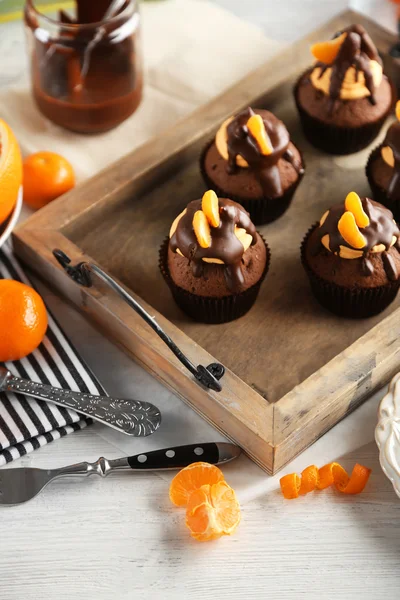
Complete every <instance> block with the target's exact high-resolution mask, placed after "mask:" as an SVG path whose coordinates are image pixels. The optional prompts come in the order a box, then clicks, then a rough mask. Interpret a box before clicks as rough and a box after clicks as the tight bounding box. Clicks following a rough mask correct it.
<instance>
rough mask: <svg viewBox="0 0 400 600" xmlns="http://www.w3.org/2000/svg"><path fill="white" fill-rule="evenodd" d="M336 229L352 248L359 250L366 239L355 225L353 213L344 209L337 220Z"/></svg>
mask: <svg viewBox="0 0 400 600" xmlns="http://www.w3.org/2000/svg"><path fill="white" fill-rule="evenodd" d="M338 229H339V232H340V235H341V236H342V238H343V239H344V240H345V242H347V243H348V244H349V245H350V246H352V247H353V248H356V249H357V250H361V248H364V246H365V244H366V240H365V238H364V236H363V235H362V233H360V230H359V229H358V227H357V223H356V220H355V218H354V215H353V213H351V212H349V211H346V212H345V213H344V214H343V215H342V216H341V217H340V220H339V223H338Z"/></svg>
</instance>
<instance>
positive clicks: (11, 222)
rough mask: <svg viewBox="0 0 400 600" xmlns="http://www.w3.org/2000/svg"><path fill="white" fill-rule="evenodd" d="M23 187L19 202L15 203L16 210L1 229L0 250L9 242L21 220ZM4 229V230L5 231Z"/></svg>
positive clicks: (19, 194) (20, 189) (19, 193)
mask: <svg viewBox="0 0 400 600" xmlns="http://www.w3.org/2000/svg"><path fill="white" fill-rule="evenodd" d="M22 197H23V193H22V186H21V187H20V188H19V192H18V198H17V202H16V203H15V206H14V210H13V212H12V213H11V215H10V216H9V217H8V220H7V221H6V222H5V223H3V225H2V227H0V231H1V233H0V248H1V246H2V245H3V244H4V242H6V241H7V240H8V238H9V237H10V235H11V232H12V230H13V229H14V227H15V225H16V224H17V221H18V219H19V215H20V214H21V209H22ZM3 227H4V229H3Z"/></svg>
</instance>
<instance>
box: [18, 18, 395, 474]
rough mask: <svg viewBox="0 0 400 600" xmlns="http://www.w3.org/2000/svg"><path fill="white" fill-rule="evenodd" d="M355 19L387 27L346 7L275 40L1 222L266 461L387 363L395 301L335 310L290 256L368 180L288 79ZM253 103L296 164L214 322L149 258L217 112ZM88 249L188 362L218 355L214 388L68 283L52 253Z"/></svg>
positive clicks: (47, 271) (130, 319) (72, 292)
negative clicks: (13, 222) (164, 124)
mask: <svg viewBox="0 0 400 600" xmlns="http://www.w3.org/2000/svg"><path fill="white" fill-rule="evenodd" d="M355 22H361V23H363V24H364V25H365V26H366V27H367V29H368V30H369V32H370V34H371V36H372V38H373V39H374V41H375V42H376V44H377V46H378V48H379V50H380V51H381V52H382V54H383V55H385V54H387V51H388V48H389V47H390V46H391V45H392V44H393V42H394V37H393V36H392V35H390V34H389V33H387V32H385V31H384V30H382V29H381V28H380V27H378V26H377V25H375V24H373V23H372V22H370V21H368V20H366V19H365V18H364V17H362V16H361V15H358V14H356V13H353V12H350V11H349V12H346V13H344V14H343V15H341V16H339V17H338V18H335V19H334V20H332V21H331V22H329V23H328V24H326V25H325V26H323V27H322V28H321V29H319V30H318V31H316V32H314V33H313V34H312V35H310V36H309V37H308V38H306V39H305V40H302V41H300V42H298V43H296V44H294V45H293V46H292V47H290V48H289V49H287V50H286V51H285V52H284V53H283V54H281V55H279V56H278V57H276V58H274V59H273V60H271V61H270V62H268V63H267V64H266V65H264V66H262V67H261V68H259V69H258V70H257V71H255V72H254V73H252V74H250V75H249V76H248V77H246V78H245V79H244V80H242V81H241V82H240V83H239V84H237V85H235V86H234V87H233V88H231V89H230V90H228V91H227V92H226V93H224V94H223V95H222V96H220V97H218V98H216V99H215V100H213V101H212V102H210V103H209V104H208V105H207V106H205V107H203V108H201V109H199V110H197V111H195V112H194V113H192V114H191V115H190V116H189V117H187V118H186V119H184V120H182V121H181V122H179V123H178V124H177V125H175V126H174V127H172V128H171V129H170V130H169V131H167V132H166V133H163V134H161V135H160V136H159V137H158V138H156V139H153V140H151V141H150V142H149V143H147V144H145V145H144V146H142V147H141V148H139V149H138V150H136V151H134V152H133V153H131V154H130V155H128V156H127V157H125V158H123V159H122V160H120V161H118V162H117V163H116V164H114V165H112V166H111V167H109V168H107V169H105V170H104V171H102V172H101V173H99V174H98V175H96V176H95V177H93V178H92V179H90V180H89V181H87V182H85V183H84V184H83V185H81V186H79V187H78V188H77V189H75V190H73V191H72V192H71V193H69V194H68V195H67V196H65V197H63V198H62V199H60V200H58V201H56V202H54V203H52V204H51V205H49V206H48V207H46V208H45V209H44V210H41V211H40V212H38V213H36V214H35V215H34V216H32V217H31V218H30V219H29V220H28V221H27V222H25V223H24V224H23V225H22V226H20V227H19V228H18V229H17V230H16V232H15V235H14V243H15V249H16V252H17V254H18V255H19V256H20V257H21V259H23V260H24V261H25V262H26V263H27V264H28V265H30V266H31V267H32V268H33V269H34V270H35V271H37V272H38V273H39V274H40V275H41V276H42V277H44V278H45V279H47V280H48V281H50V282H51V283H52V285H53V286H54V287H55V288H57V289H58V290H59V291H60V292H61V293H62V294H64V295H65V296H67V297H68V298H69V299H70V300H72V302H74V303H75V304H76V305H78V306H79V307H80V308H82V309H83V310H84V311H85V312H86V313H87V315H88V316H89V317H90V318H91V319H93V320H94V321H95V322H96V323H97V324H98V325H99V326H100V327H101V329H102V330H103V331H104V332H105V333H106V334H107V335H109V336H111V337H112V338H113V339H114V340H115V341H116V342H117V343H119V344H120V345H122V347H123V348H124V349H125V350H126V351H127V352H129V353H131V354H132V355H133V356H134V357H135V358H136V359H137V360H138V361H140V362H141V363H143V365H144V366H145V367H146V368H147V369H148V370H149V371H150V372H152V373H153V374H154V375H155V376H156V377H157V378H159V379H160V380H161V381H162V382H163V383H165V384H166V385H167V386H169V387H170V388H172V389H173V390H174V391H175V392H176V393H177V394H178V395H179V396H180V397H181V398H182V399H183V400H185V401H186V402H187V403H188V404H190V406H192V407H193V408H194V409H195V410H197V411H198V412H199V413H200V414H202V415H203V416H204V417H205V418H206V419H207V420H208V421H210V422H211V423H212V424H213V425H214V426H215V427H217V428H218V429H220V430H221V431H222V432H224V433H225V434H226V435H227V436H228V437H230V438H231V439H232V440H234V441H235V442H237V443H238V444H239V445H240V446H242V447H243V448H244V450H245V451H246V452H247V453H248V454H249V456H250V457H251V458H253V459H254V460H255V461H256V462H257V463H258V464H259V465H260V466H261V467H263V468H264V469H265V470H266V471H268V472H269V473H274V472H276V471H278V470H279V469H281V468H282V467H283V466H284V465H285V464H286V463H287V462H288V461H289V460H291V459H292V458H294V456H296V455H297V454H298V453H299V452H301V451H302V450H304V449H305V448H306V447H307V446H309V445H310V444H311V443H313V442H314V441H315V440H316V439H317V438H318V437H320V436H321V435H322V434H323V433H324V432H326V431H327V430H328V429H330V428H331V427H332V426H333V425H335V423H337V422H338V421H339V420H340V419H342V418H343V417H344V416H346V415H347V414H348V413H349V412H350V411H352V410H353V409H354V408H356V406H358V405H359V404H360V403H361V402H362V401H363V400H364V399H365V398H366V397H367V396H368V395H370V394H371V392H372V391H373V390H374V389H376V388H378V387H380V386H382V385H383V384H384V383H385V382H386V381H387V380H388V379H389V378H390V377H392V375H393V374H394V373H395V371H396V370H397V368H398V358H399V352H400V311H399V309H398V306H399V301H397V302H395V303H394V304H393V305H392V306H391V307H390V308H389V309H388V310H387V311H386V312H385V313H383V314H382V315H380V316H378V317H376V318H373V319H368V320H360V321H348V320H345V319H339V318H337V317H335V316H333V315H331V314H329V313H327V312H326V311H325V310H323V309H322V308H320V307H319V305H318V304H317V303H316V301H315V300H314V298H313V297H312V295H311V292H310V290H309V285H308V281H307V279H306V276H305V274H304V273H303V269H302V268H301V265H300V260H299V246H300V243H301V240H302V238H303V236H304V234H305V232H306V231H307V229H308V228H309V226H310V225H311V224H312V223H314V222H315V221H316V220H317V219H318V218H319V217H320V216H321V215H322V213H323V212H324V211H325V210H326V208H327V207H329V206H330V205H331V204H333V203H335V202H338V201H339V200H342V199H344V197H345V195H346V194H347V193H348V192H349V191H350V190H356V191H357V192H358V193H359V194H360V195H365V194H368V193H369V189H368V183H367V180H366V177H365V174H364V166H365V163H366V159H367V156H368V151H367V152H364V153H360V154H359V155H353V156H350V157H341V158H333V157H331V156H327V155H325V154H322V153H320V152H318V151H316V150H314V149H313V148H311V147H310V145H309V144H308V143H307V142H306V141H305V139H304V138H303V135H302V133H301V130H300V126H299V121H298V118H297V114H296V110H295V106H294V101H293V97H292V86H293V82H294V81H295V79H296V78H297V77H298V76H299V74H300V73H301V72H302V71H303V70H304V69H305V68H307V67H308V66H309V64H310V63H311V55H310V51H309V46H310V43H312V42H314V41H317V40H324V39H328V38H329V37H330V36H331V35H332V34H333V33H334V32H335V31H337V30H339V29H341V28H343V27H346V26H347V25H349V24H351V23H355ZM248 105H252V106H258V107H265V108H268V109H269V110H272V111H273V112H274V113H275V114H276V115H277V116H278V117H280V118H282V120H283V121H284V122H285V123H286V125H287V127H288V129H289V131H290V133H291V136H292V139H293V140H294V142H295V143H297V144H298V145H299V146H300V148H301V149H302V150H303V152H304V156H305V161H306V175H305V178H304V180H303V182H302V183H301V185H300V187H299V189H298V191H297V193H296V196H295V199H294V202H293V205H292V207H291V208H290V210H289V211H288V212H287V213H286V214H285V215H284V217H282V218H281V219H280V220H278V221H277V222H275V223H273V224H271V225H268V226H265V227H262V228H260V229H261V231H262V233H263V235H264V236H265V238H266V239H267V241H268V243H269V246H270V248H271V250H272V264H271V269H270V272H269V273H268V275H267V278H266V280H265V282H264V284H263V286H262V288H261V294H260V297H259V299H258V300H257V302H256V304H255V306H254V308H253V309H252V310H251V311H250V313H249V314H248V315H246V316H245V317H243V318H242V319H240V320H238V321H236V322H233V323H230V324H225V325H202V324H197V323H194V322H192V321H190V320H189V319H188V318H187V317H185V315H183V313H181V312H180V311H179V309H178V308H177V307H176V305H175V304H174V302H173V300H172V297H171V295H170V292H169V289H168V288H167V286H166V285H165V283H164V281H163V279H162V277H161V275H160V273H159V271H158V267H157V262H158V249H159V246H160V244H161V242H162V240H163V239H164V237H165V235H166V234H167V233H168V231H169V227H170V224H171V222H172V220H173V219H174V217H175V216H176V215H177V214H178V213H179V212H180V211H181V210H182V208H183V207H184V206H185V205H186V204H187V202H188V201H190V200H192V199H194V198H199V197H201V194H202V192H203V191H204V189H205V188H204V184H203V182H202V180H201V177H200V174H199V168H198V155H199V153H200V151H201V149H202V147H203V146H204V144H205V143H206V142H207V141H208V140H209V139H211V137H212V136H213V135H214V134H215V131H216V130H217V128H218V126H219V125H220V123H221V122H222V121H223V120H224V119H225V118H226V117H227V116H229V115H231V114H233V113H235V112H237V111H238V110H241V109H242V108H244V107H246V106H248ZM54 248H61V249H62V250H64V251H65V252H66V253H67V254H69V255H70V256H71V258H72V260H73V261H81V260H90V261H94V262H97V264H99V265H100V266H102V267H103V268H104V269H106V270H107V271H108V272H109V273H110V274H111V275H112V276H114V277H116V278H117V279H119V280H120V281H121V282H122V283H123V284H124V285H125V286H126V287H127V288H129V289H130V290H132V291H133V292H134V295H136V297H138V298H139V299H140V300H144V301H145V305H147V307H148V308H150V311H151V312H152V314H154V315H155V317H156V319H157V320H158V321H159V322H160V324H161V325H162V326H163V327H164V328H165V329H166V330H167V331H168V333H169V334H170V335H171V337H172V338H173V339H174V340H175V341H176V342H177V343H178V345H179V346H181V347H182V349H183V350H184V352H185V353H186V354H187V355H188V356H189V357H190V358H191V360H192V361H193V362H194V363H195V364H203V365H207V364H209V363H211V362H214V361H216V360H217V361H219V362H222V363H223V364H224V365H225V366H226V367H227V371H226V374H225V375H224V377H223V379H222V380H221V381H222V386H223V390H222V392H220V393H216V392H210V391H207V390H205V389H203V388H202V387H201V386H200V385H199V384H198V383H197V382H196V381H195V380H194V379H193V378H192V377H191V375H190V374H189V373H188V372H187V371H186V369H185V368H184V367H182V366H181V364H180V363H179V362H178V361H177V360H176V359H175V357H174V356H173V355H172V354H171V352H170V351H169V349H168V348H167V347H166V346H165V345H164V344H163V343H162V342H161V341H160V340H159V338H158V337H157V336H156V335H155V334H154V333H153V332H152V331H151V330H150V329H149V327H148V326H147V325H146V324H145V323H144V322H143V321H142V320H141V319H140V318H139V317H138V316H137V315H136V314H135V313H134V312H133V311H132V310H131V309H130V308H129V307H127V306H126V305H125V304H124V303H123V302H122V301H121V300H120V299H119V297H118V296H116V295H115V294H113V293H112V292H110V291H109V290H108V289H107V288H106V287H105V286H104V285H103V284H101V283H100V282H97V281H96V285H95V286H94V287H93V288H90V289H87V288H82V287H80V286H79V285H77V284H75V283H74V282H73V281H72V280H71V279H69V278H68V276H67V275H66V274H65V272H64V271H63V270H62V269H61V268H60V266H59V265H58V264H57V262H56V261H55V259H54V258H53V256H52V250H53V249H54Z"/></svg>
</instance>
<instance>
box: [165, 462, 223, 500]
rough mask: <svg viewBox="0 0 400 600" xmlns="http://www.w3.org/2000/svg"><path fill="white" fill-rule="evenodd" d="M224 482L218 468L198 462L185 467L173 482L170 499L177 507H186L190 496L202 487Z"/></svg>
mask: <svg viewBox="0 0 400 600" xmlns="http://www.w3.org/2000/svg"><path fill="white" fill-rule="evenodd" d="M223 480H224V475H223V473H222V471H221V470H220V469H218V467H216V466H215V465H210V464H209V463H206V462H196V463H193V464H191V465H189V466H188V467H185V468H184V469H182V470H181V471H179V473H178V474H177V475H175V477H174V478H173V480H172V481H171V485H170V488H169V497H170V500H171V502H172V503H173V504H175V505H176V506H186V505H187V503H188V500H189V496H190V495H191V493H192V492H194V491H195V490H198V489H199V488H200V487H201V486H202V485H205V484H210V485H212V484H214V483H218V482H219V481H223Z"/></svg>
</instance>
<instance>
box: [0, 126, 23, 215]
mask: <svg viewBox="0 0 400 600" xmlns="http://www.w3.org/2000/svg"><path fill="white" fill-rule="evenodd" d="M21 185H22V158H21V152H20V149H19V146H18V142H17V140H16V138H15V135H14V134H13V132H12V131H11V129H10V127H9V126H8V125H7V123H6V122H5V121H3V119H0V223H3V222H4V221H5V220H6V219H7V217H9V216H10V214H11V212H12V210H13V208H14V206H15V203H16V201H17V197H18V191H19V188H20V187H21Z"/></svg>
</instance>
